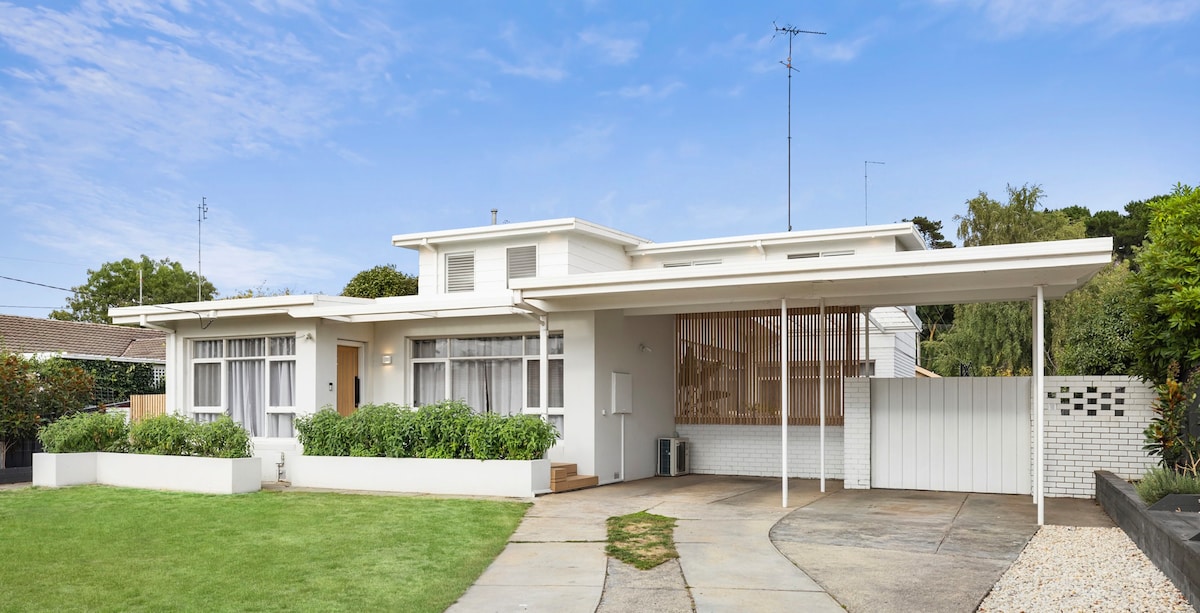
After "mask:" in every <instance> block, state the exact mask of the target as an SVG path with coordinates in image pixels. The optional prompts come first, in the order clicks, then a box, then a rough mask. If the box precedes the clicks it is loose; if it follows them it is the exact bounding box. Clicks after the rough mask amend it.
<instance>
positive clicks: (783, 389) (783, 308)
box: [779, 298, 792, 509]
mask: <svg viewBox="0 0 1200 613" xmlns="http://www.w3.org/2000/svg"><path fill="white" fill-rule="evenodd" d="M790 323H791V322H789V321H788V312H787V298H781V299H780V300H779V369H780V373H779V391H780V398H782V401H781V402H780V403H779V422H780V423H781V424H783V427H782V431H783V442H782V445H783V447H782V449H781V450H780V454H779V455H780V456H782V457H783V508H785V509H786V508H787V506H788V431H787V427H788V412H789V411H788V337H790V336H791V335H792V331H791V327H790Z"/></svg>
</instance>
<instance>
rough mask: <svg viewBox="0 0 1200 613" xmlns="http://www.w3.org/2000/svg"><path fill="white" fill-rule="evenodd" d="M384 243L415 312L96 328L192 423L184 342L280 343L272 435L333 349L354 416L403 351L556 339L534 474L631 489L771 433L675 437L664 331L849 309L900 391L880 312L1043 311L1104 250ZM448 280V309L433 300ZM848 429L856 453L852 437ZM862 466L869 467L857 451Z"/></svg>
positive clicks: (670, 357)
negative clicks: (555, 421)
mask: <svg viewBox="0 0 1200 613" xmlns="http://www.w3.org/2000/svg"><path fill="white" fill-rule="evenodd" d="M393 244H394V245H396V246H398V247H402V248H409V249H414V250H416V251H417V252H418V253H419V267H420V268H419V274H418V276H419V293H418V294H417V295H416V296H404V297H393V298H380V299H375V300H367V299H356V298H343V297H329V296H280V297H270V298H251V299H236V300H222V301H210V302H201V303H183V304H177V305H171V308H170V309H163V308H160V307H153V306H146V307H128V308H119V309H113V310H112V312H111V315H112V316H113V318H114V321H115V322H117V323H122V324H129V325H143V326H150V327H156V328H159V329H164V330H167V331H168V332H171V334H169V335H168V337H167V339H168V340H167V364H168V370H169V371H170V376H168V377H167V381H168V388H167V406H168V407H169V409H170V410H174V411H176V412H178V413H180V414H185V415H188V414H194V413H196V412H197V411H198V410H199V409H200V408H201V407H198V406H196V403H195V401H196V396H197V392H196V389H197V382H196V380H195V379H196V377H197V376H198V375H196V374H195V373H196V371H195V370H194V363H193V362H194V359H193V353H194V348H195V347H196V346H197V345H196V343H197V342H199V341H204V340H211V339H243V338H248V337H263V338H268V339H269V338H274V337H278V338H287V337H292V338H294V339H295V344H294V355H289V356H287V357H288V358H289V359H293V360H294V362H295V366H294V369H295V370H294V374H295V377H294V393H293V394H292V396H291V399H292V401H291V404H290V405H288V406H284V407H268V408H267V412H268V413H269V414H279V415H286V416H288V417H294V416H301V415H306V414H310V413H312V412H314V411H317V410H320V409H321V408H322V407H328V406H332V405H333V404H334V403H335V402H336V399H337V397H338V389H337V376H336V372H337V368H336V364H337V355H338V351H337V350H338V346H339V345H346V344H350V345H352V346H355V347H358V348H359V349H360V364H359V372H360V376H361V379H362V381H361V388H360V391H361V397H360V400H361V403H364V404H365V403H383V402H394V403H397V404H401V405H411V404H412V403H413V400H414V386H415V382H414V379H415V375H414V369H413V358H414V356H413V341H414V340H420V339H451V338H476V337H494V336H500V335H522V336H537V335H538V334H539V330H540V328H541V325H542V322H544V323H545V326H546V329H547V330H548V332H549V333H550V334H554V335H561V336H562V339H563V341H562V342H563V346H564V350H563V353H562V355H561V359H562V366H563V368H562V373H563V374H562V378H563V379H562V388H563V406H562V407H561V408H554V407H551V408H544V407H540V406H522V407H520V408H519V410H522V411H524V412H527V413H535V414H543V413H544V414H547V415H549V416H553V417H557V416H560V415H561V420H562V421H561V423H562V426H563V433H562V434H563V438H562V439H561V440H560V441H559V443H558V444H557V445H556V446H555V447H554V448H553V449H552V450H551V451H550V453H549V457H550V459H552V460H555V461H569V462H574V463H576V464H578V468H579V472H580V473H582V474H593V475H597V476H598V477H599V481H600V483H611V482H614V481H620V480H632V479H640V478H644V477H649V476H652V475H653V474H654V459H655V456H654V452H655V445H654V442H655V439H656V438H658V437H663V436H672V435H675V434H679V435H682V436H688V437H689V438H693V439H694V443H693V445H692V453H693V464H692V465H693V469H694V470H696V471H698V472H710V471H711V472H726V473H728V472H730V471H736V474H760V475H772V474H775V475H777V474H780V467H779V461H780V460H781V459H782V458H781V455H780V453H779V448H778V441H779V436H778V435H779V430H778V428H777V427H775V428H768V427H749V426H683V425H680V426H676V424H675V422H674V409H675V369H676V364H675V328H674V326H675V323H674V321H675V318H674V316H675V315H676V314H680V313H689V312H708V311H726V310H740V309H752V308H767V307H772V308H778V306H779V300H780V299H781V298H787V300H788V305H789V306H796V307H807V306H816V305H817V303H818V300H820V301H824V302H825V303H826V304H828V305H862V306H864V307H866V308H870V309H872V310H871V319H872V320H873V321H872V326H871V330H872V332H871V335H870V339H869V345H870V350H869V359H870V360H872V361H874V363H875V369H876V370H875V372H876V376H911V375H912V371H913V366H914V364H915V361H916V340H917V334H918V333H919V322H917V321H916V319H915V314H913V312H912V308H911V307H900V308H896V307H893V306H891V305H894V304H897V302H896V301H899V304H902V305H903V304H911V303H917V302H918V301H921V302H922V303H945V302H954V301H955V300H954V299H955V298H962V297H963V294H964V292H970V293H971V297H972V298H973V299H998V300H999V299H1007V300H1014V299H1022V297H1023V296H1025V295H1026V294H1027V292H1028V291H1029V288H1030V287H1033V286H1034V285H1040V286H1042V287H1043V288H1044V290H1045V292H1046V293H1047V295H1048V296H1049V297H1060V296H1061V295H1062V294H1065V293H1066V291H1069V289H1072V288H1074V287H1075V286H1076V285H1078V284H1079V283H1081V282H1083V281H1084V280H1086V278H1087V277H1089V276H1090V275H1091V274H1094V273H1095V271H1096V270H1098V269H1099V268H1100V267H1101V266H1102V265H1103V264H1104V263H1107V261H1108V257H1109V256H1108V253H1109V251H1110V249H1111V241H1106V240H1102V239H1091V240H1084V241H1060V242H1051V243H1036V244H1030V245H1008V246H999V247H976V248H966V249H955V250H939V251H925V250H924V245H923V243H922V242H921V239H920V237H919V235H918V234H917V233H916V231H915V230H914V229H913V228H912V226H910V225H908V224H894V225H886V226H868V227H861V228H849V229H841V230H823V231H806V232H790V233H775V234H763V235H755V236H744V237H728V238H719V239H706V240H697V241H682V242H675V243H662V244H657V243H652V242H650V241H648V240H646V239H642V238H639V237H636V236H633V235H629V234H625V233H623V232H620V231H617V230H613V229H611V228H606V227H603V226H598V225H595V224H591V223H588V222H585V221H582V220H577V219H571V218H568V219H558V220H549V221H543V222H529V223H519V224H505V225H497V226H484V227H480V228H467V229H462V230H453V231H441V232H430V233H421V234H409V235H400V236H396V237H393ZM528 247H533V248H534V249H536V266H535V268H536V271H535V272H534V274H533V275H532V276H529V277H520V278H512V279H510V278H509V274H508V266H509V261H508V252H509V249H512V248H528ZM456 254H457V255H461V254H470V258H466V259H463V258H460V259H457V260H455V262H456V268H452V267H450V266H448V264H447V263H448V261H449V260H448V257H449V256H455V255H456ZM464 261H469V262H471V263H472V264H471V268H470V269H469V272H470V273H471V274H470V275H469V276H463V275H462V270H463V268H462V262H464ZM981 271H988V272H990V273H991V274H989V275H980V274H979V273H980V272H981ZM454 275H457V276H454ZM452 276H454V279H453V281H454V284H456V289H457V290H458V291H449V290H450V289H452V283H451V281H452V279H451V277H452ZM468 281H469V282H468ZM550 357H554V358H557V356H550ZM527 359H536V360H538V361H539V362H540V360H541V358H540V357H535V358H527ZM613 373H627V374H629V375H630V376H631V381H632V397H633V408H632V412H631V413H630V414H627V415H618V414H614V413H613V412H612V408H613V398H612V393H611V390H612V386H611V381H612V378H613ZM855 389H856V388H855V387H854V386H853V385H852V381H847V388H846V390H847V391H846V394H847V404H846V411H847V421H846V424H847V425H846V427H845V428H844V430H843V428H840V427H838V428H826V433H825V439H826V455H825V458H826V462H825V464H826V465H825V476H827V477H831V478H837V477H841V476H845V477H846V479H847V480H848V481H852V480H853V481H855V482H856V483H857V482H859V481H861V479H862V477H861V471H862V469H863V464H862V463H863V455H864V454H863V445H862V430H863V429H864V428H863V426H862V424H861V423H859V422H853V421H852V420H851V418H850V415H851V412H852V411H856V410H858V408H857V407H858V405H854V404H853V403H852V402H850V400H851V396H852V395H853V394H855V393H857V392H856V391H855ZM523 397H524V396H523ZM210 402H211V401H210ZM526 404H528V403H526ZM538 404H540V403H538ZM221 408H222V407H216V409H215V410H219V409H221ZM209 410H214V409H209ZM859 417H861V415H860V416H859ZM867 419H868V421H869V415H868V417H867ZM866 430H867V432H868V437H869V424H868V427H867V428H866ZM816 432H817V430H816V428H815V427H808V428H797V427H794V428H792V437H791V439H792V441H793V443H792V445H791V447H790V451H789V458H790V466H791V467H792V468H791V469H789V471H788V472H789V474H791V475H793V476H818V474H817V473H818V472H819V462H817V461H816V459H815V458H816V456H815V445H814V444H813V442H814V441H815V439H816ZM254 442H255V447H256V454H258V455H261V456H262V457H263V458H264V462H263V468H262V472H263V477H264V479H270V478H272V477H273V476H274V475H276V474H278V467H277V466H276V464H277V463H280V462H282V463H283V464H284V467H283V470H284V471H285V472H286V470H287V469H286V463H287V458H288V457H291V456H293V455H294V454H299V453H300V449H299V447H298V445H297V444H296V441H295V439H294V438H289V437H282V436H262V437H256V438H255V441H254ZM868 445H869V439H868ZM866 455H867V460H868V461H869V449H867V451H866ZM814 467H816V468H814ZM814 470H815V471H816V472H814ZM868 471H869V468H868ZM868 483H869V475H868Z"/></svg>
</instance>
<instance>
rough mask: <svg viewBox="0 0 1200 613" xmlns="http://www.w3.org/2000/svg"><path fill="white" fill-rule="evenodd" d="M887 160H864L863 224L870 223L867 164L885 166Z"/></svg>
mask: <svg viewBox="0 0 1200 613" xmlns="http://www.w3.org/2000/svg"><path fill="white" fill-rule="evenodd" d="M885 163H886V162H872V161H871V160H863V225H864V226H866V225H869V222H868V221H867V164H879V165H880V166H883V165H884V164H885Z"/></svg>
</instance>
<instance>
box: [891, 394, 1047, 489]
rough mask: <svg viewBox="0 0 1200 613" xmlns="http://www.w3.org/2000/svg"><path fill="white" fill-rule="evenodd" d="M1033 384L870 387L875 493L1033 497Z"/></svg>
mask: <svg viewBox="0 0 1200 613" xmlns="http://www.w3.org/2000/svg"><path fill="white" fill-rule="evenodd" d="M1030 394H1031V384H1030V379H1029V377H969V378H968V377H948V378H944V379H872V380H871V487H876V488H896V489H914V490H935V491H951V492H987V493H997V494H1029V493H1031V492H1032V489H1031V484H1032V482H1033V479H1032V475H1031V466H1032V461H1031V458H1030V454H1031V449H1032V446H1031V443H1030V439H1031V436H1032V430H1033V428H1032V425H1031V424H1032V422H1031V421H1030V415H1031V412H1030V402H1031V398H1030Z"/></svg>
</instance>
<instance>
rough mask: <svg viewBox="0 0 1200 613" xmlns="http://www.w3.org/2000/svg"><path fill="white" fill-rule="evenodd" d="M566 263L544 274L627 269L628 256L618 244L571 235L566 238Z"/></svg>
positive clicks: (574, 273)
mask: <svg viewBox="0 0 1200 613" xmlns="http://www.w3.org/2000/svg"><path fill="white" fill-rule="evenodd" d="M563 242H564V243H566V252H567V263H566V264H567V265H566V268H565V270H564V269H560V268H554V269H548V270H547V271H546V273H545V276H551V275H562V274H570V275H577V274H581V273H589V272H607V271H612V270H627V269H628V268H629V256H627V255H625V249H623V248H622V247H621V246H620V245H614V244H612V243H608V242H605V241H601V240H599V239H596V238H592V237H588V236H571V237H569V238H567V239H566V240H565V241H563Z"/></svg>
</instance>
